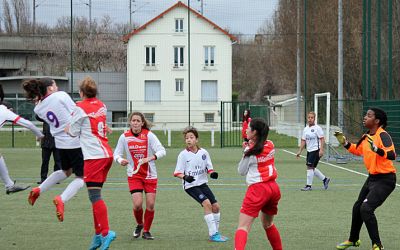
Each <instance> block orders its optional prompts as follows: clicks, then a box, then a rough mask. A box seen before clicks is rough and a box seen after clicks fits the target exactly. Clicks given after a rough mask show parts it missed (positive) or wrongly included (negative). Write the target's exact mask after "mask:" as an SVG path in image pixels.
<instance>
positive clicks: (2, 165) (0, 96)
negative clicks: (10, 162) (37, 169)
mask: <svg viewBox="0 0 400 250" xmlns="http://www.w3.org/2000/svg"><path fill="white" fill-rule="evenodd" d="M3 100H4V90H3V86H2V85H1V84H0V128H1V127H3V125H4V123H5V122H6V121H10V122H13V123H14V124H18V125H20V126H24V127H26V128H28V129H30V130H31V131H32V132H33V133H34V134H35V135H36V137H37V139H41V138H42V137H43V134H42V132H40V129H38V128H37V127H36V126H35V125H33V123H32V122H30V121H28V120H25V119H24V118H22V117H20V116H19V115H17V114H15V113H14V112H12V111H11V110H9V108H8V107H7V106H6V104H5V103H4V102H3ZM0 178H1V180H2V181H3V183H4V186H5V188H6V194H11V193H16V192H20V191H24V190H26V189H27V188H29V186H19V185H16V184H15V181H12V180H11V178H10V175H9V174H8V169H7V165H6V162H5V161H4V158H3V156H2V155H1V153H0Z"/></svg>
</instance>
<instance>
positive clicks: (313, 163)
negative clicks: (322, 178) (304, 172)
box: [306, 149, 320, 168]
mask: <svg viewBox="0 0 400 250" xmlns="http://www.w3.org/2000/svg"><path fill="white" fill-rule="evenodd" d="M319 159H320V157H319V149H318V150H315V151H312V152H307V162H306V165H307V167H309V168H316V167H317V165H318V162H319Z"/></svg>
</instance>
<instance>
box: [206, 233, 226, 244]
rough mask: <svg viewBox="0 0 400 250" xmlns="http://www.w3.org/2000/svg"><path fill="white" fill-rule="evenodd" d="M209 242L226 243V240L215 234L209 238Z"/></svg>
mask: <svg viewBox="0 0 400 250" xmlns="http://www.w3.org/2000/svg"><path fill="white" fill-rule="evenodd" d="M208 240H209V241H211V242H226V241H227V240H228V239H227V238H226V237H225V236H222V235H221V234H220V233H218V232H216V233H215V234H214V235H212V236H210V238H209V239H208Z"/></svg>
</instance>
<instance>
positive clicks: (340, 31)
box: [338, 0, 344, 131]
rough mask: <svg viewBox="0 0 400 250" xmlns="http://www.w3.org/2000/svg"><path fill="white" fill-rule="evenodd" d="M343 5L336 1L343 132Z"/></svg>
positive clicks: (340, 107) (339, 121) (339, 104)
mask: <svg viewBox="0 0 400 250" xmlns="http://www.w3.org/2000/svg"><path fill="white" fill-rule="evenodd" d="M342 14H343V3H342V0H338V126H339V128H340V130H342V131H343V125H344V124H343V22H342Z"/></svg>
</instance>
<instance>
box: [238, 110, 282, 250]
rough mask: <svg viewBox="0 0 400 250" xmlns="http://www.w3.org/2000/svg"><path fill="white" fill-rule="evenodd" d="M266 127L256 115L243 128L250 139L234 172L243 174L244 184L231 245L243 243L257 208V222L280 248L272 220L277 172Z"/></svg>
mask: <svg viewBox="0 0 400 250" xmlns="http://www.w3.org/2000/svg"><path fill="white" fill-rule="evenodd" d="M268 132H269V127H268V125H267V123H266V122H265V121H264V120H263V119H260V118H255V119H253V120H251V122H250V125H249V127H248V128H247V131H246V134H247V138H248V139H249V140H251V141H252V142H253V144H252V146H250V147H247V148H246V149H245V152H244V155H243V158H242V159H241V160H240V162H239V167H238V172H239V174H240V175H243V176H246V182H247V185H249V186H248V188H247V192H246V195H245V197H244V199H243V203H242V207H241V209H240V215H239V225H238V227H237V230H236V233H235V249H236V250H243V249H245V247H246V243H247V236H248V233H249V232H250V228H251V225H252V224H253V222H254V219H255V218H257V217H258V214H259V213H260V211H261V222H262V225H263V228H264V230H265V233H266V235H267V238H268V240H269V242H270V244H271V246H272V249H273V250H282V241H281V237H280V234H279V231H278V229H277V228H276V226H275V224H274V223H273V219H274V216H275V215H276V214H277V212H278V202H279V200H280V198H281V192H280V189H279V186H278V184H277V183H276V181H275V180H276V178H277V172H276V168H275V163H274V161H275V160H274V154H275V148H274V144H273V143H272V141H270V140H267V138H268Z"/></svg>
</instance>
